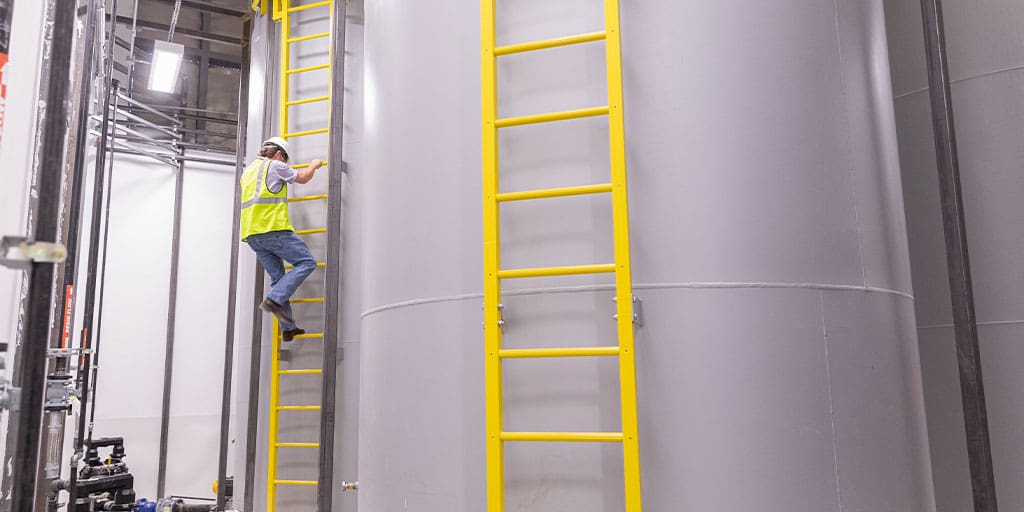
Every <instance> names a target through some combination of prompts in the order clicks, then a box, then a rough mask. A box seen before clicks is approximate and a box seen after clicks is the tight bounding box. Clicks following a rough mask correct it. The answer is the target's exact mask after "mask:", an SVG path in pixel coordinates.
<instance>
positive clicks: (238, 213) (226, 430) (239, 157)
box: [201, 19, 259, 511]
mask: <svg viewBox="0 0 1024 512" xmlns="http://www.w3.org/2000/svg"><path fill="white" fill-rule="evenodd" d="M251 32H252V21H251V20H250V19H246V20H245V23H243V24H242V41H243V43H242V72H241V73H240V83H239V86H238V132H237V133H238V144H237V145H236V147H237V148H238V149H237V150H236V152H235V183H238V182H239V181H240V180H241V178H242V169H243V168H244V167H245V143H246V133H247V131H248V123H249V66H250V63H251V59H252V45H251V44H250V39H249V38H250V34H251ZM201 108H205V105H204V106H202V107H201ZM234 188H235V198H234V200H235V203H234V208H233V212H232V215H231V240H230V243H231V256H230V261H229V266H228V268H230V269H231V270H230V272H229V273H228V309H227V325H226V327H227V328H226V332H225V335H224V384H223V388H222V391H223V395H222V396H221V408H220V459H219V461H218V465H217V482H218V483H219V484H220V485H218V486H217V510H218V511H222V510H225V503H226V499H227V496H226V495H225V494H224V493H225V491H226V490H227V487H228V486H227V485H224V482H226V481H227V474H228V448H229V445H230V443H231V379H232V374H233V373H234V366H233V365H234V354H235V309H236V308H237V305H238V304H237V300H238V298H237V296H236V294H237V291H238V252H239V251H238V249H239V247H238V245H239V241H238V239H239V238H240V237H241V219H242V190H241V188H240V187H238V186H237V185H236V186H235V187H234ZM257 311H258V309H257ZM251 371H254V372H257V373H258V372H259V368H258V367H257V368H252V369H251ZM246 449H250V447H249V446H247V447H246Z"/></svg>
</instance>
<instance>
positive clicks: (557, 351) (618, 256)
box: [480, 0, 642, 512]
mask: <svg viewBox="0 0 1024 512" xmlns="http://www.w3.org/2000/svg"><path fill="white" fill-rule="evenodd" d="M495 4H496V0H481V2H480V17H481V20H480V22H481V30H480V35H481V49H482V52H481V53H482V66H481V68H482V71H483V201H484V202H483V224H484V339H485V344H486V345H485V353H486V370H485V381H486V382H485V388H486V389H485V394H486V413H487V421H486V431H487V510H488V512H502V511H503V510H504V508H505V502H504V501H505V498H504V492H505V489H504V487H505V482H504V469H505V461H504V450H505V443H508V442H516V441H528V442H616V443H622V454H623V464H624V468H623V469H624V479H625V501H626V503H625V505H626V511H627V512H640V511H641V510H642V504H641V503H642V500H641V492H640V450H639V442H638V436H637V412H636V370H635V356H634V351H633V345H634V342H633V294H632V283H631V277H630V258H629V213H628V209H627V195H626V149H625V128H624V123H623V114H622V62H621V61H622V52H621V42H620V36H619V2H618V0H604V11H605V30H604V31H603V32H594V33H588V34H580V35H574V36H568V37H561V38H556V39H548V40H543V41H534V42H528V43H522V44H513V45H508V46H497V37H496V31H497V28H496V25H497V24H496V20H495ZM597 41H604V42H605V47H606V59H607V73H608V77H607V80H608V104H607V105H605V106H598V107H593V108H584V109H579V110H571V111H563V112H553V113H547V114H537V115H529V116H522V117H510V118H500V117H498V74H497V60H498V57H500V56H502V55H509V54H514V53H522V52H530V51H536V50H545V49H549V48H556V47H560V46H568V45H574V44H584V43H590V42H597ZM593 116H607V117H608V125H609V135H610V152H611V153H610V156H611V181H610V182H609V183H602V184H597V185H583V186H576V187H565V188H554V189H544V190H533V191H526V192H501V190H500V187H499V184H498V132H499V130H500V129H502V128H507V127H512V126H522V125H529V124H537V123H548V122H555V121H562V120H568V119H579V118H584V117H593ZM600 193H610V194H611V196H612V217H613V219H612V222H613V232H614V246H615V250H614V253H615V255H614V258H615V261H614V262H612V263H608V264H598V265H578V266H564V267H545V268H522V269H503V268H502V267H501V264H500V259H501V243H500V239H499V233H500V231H501V230H500V226H499V223H500V215H499V207H500V204H501V203H503V202H509V201H524V200H533V199H544V198H556V197H566V196H574V195H582V194H600ZM600 273H614V274H615V297H616V310H617V316H616V322H617V324H616V325H617V333H618V345H617V346H608V347H579V348H543V349H542V348H534V349H505V348H503V346H502V331H501V312H500V308H501V305H500V303H501V282H502V280H504V279H516V278H529V277H547V276H568V275H580V274H600ZM601 356H608V357H615V356H617V357H618V358H619V381H620V399H621V402H622V432H506V431H505V430H504V428H503V420H502V406H503V400H502V361H503V360H505V359H512V358H551V357H601Z"/></svg>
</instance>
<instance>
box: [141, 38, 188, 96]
mask: <svg viewBox="0 0 1024 512" xmlns="http://www.w3.org/2000/svg"><path fill="white" fill-rule="evenodd" d="M184 55H185V46H184V45H181V44H177V43H169V42H167V41H153V63H152V64H151V65H150V68H149V89H150V90H152V91H159V92H174V89H175V87H176V86H177V85H178V72H179V71H181V59H182V57H183V56H184Z"/></svg>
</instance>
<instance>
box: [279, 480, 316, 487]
mask: <svg viewBox="0 0 1024 512" xmlns="http://www.w3.org/2000/svg"><path fill="white" fill-rule="evenodd" d="M274 485H310V486H316V480H274Z"/></svg>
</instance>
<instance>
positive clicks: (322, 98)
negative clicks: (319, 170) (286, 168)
mask: <svg viewBox="0 0 1024 512" xmlns="http://www.w3.org/2000/svg"><path fill="white" fill-rule="evenodd" d="M330 99H331V97H330V96H317V97H316V98H306V99H302V100H291V101H286V102H284V104H285V105H288V106H289V107H290V106H292V105H302V104H304V103H316V102H318V101H329V100H330ZM292 167H293V168H294V167H295V166H294V165H293V166H292ZM303 167H309V164H306V165H304V166H303Z"/></svg>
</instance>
